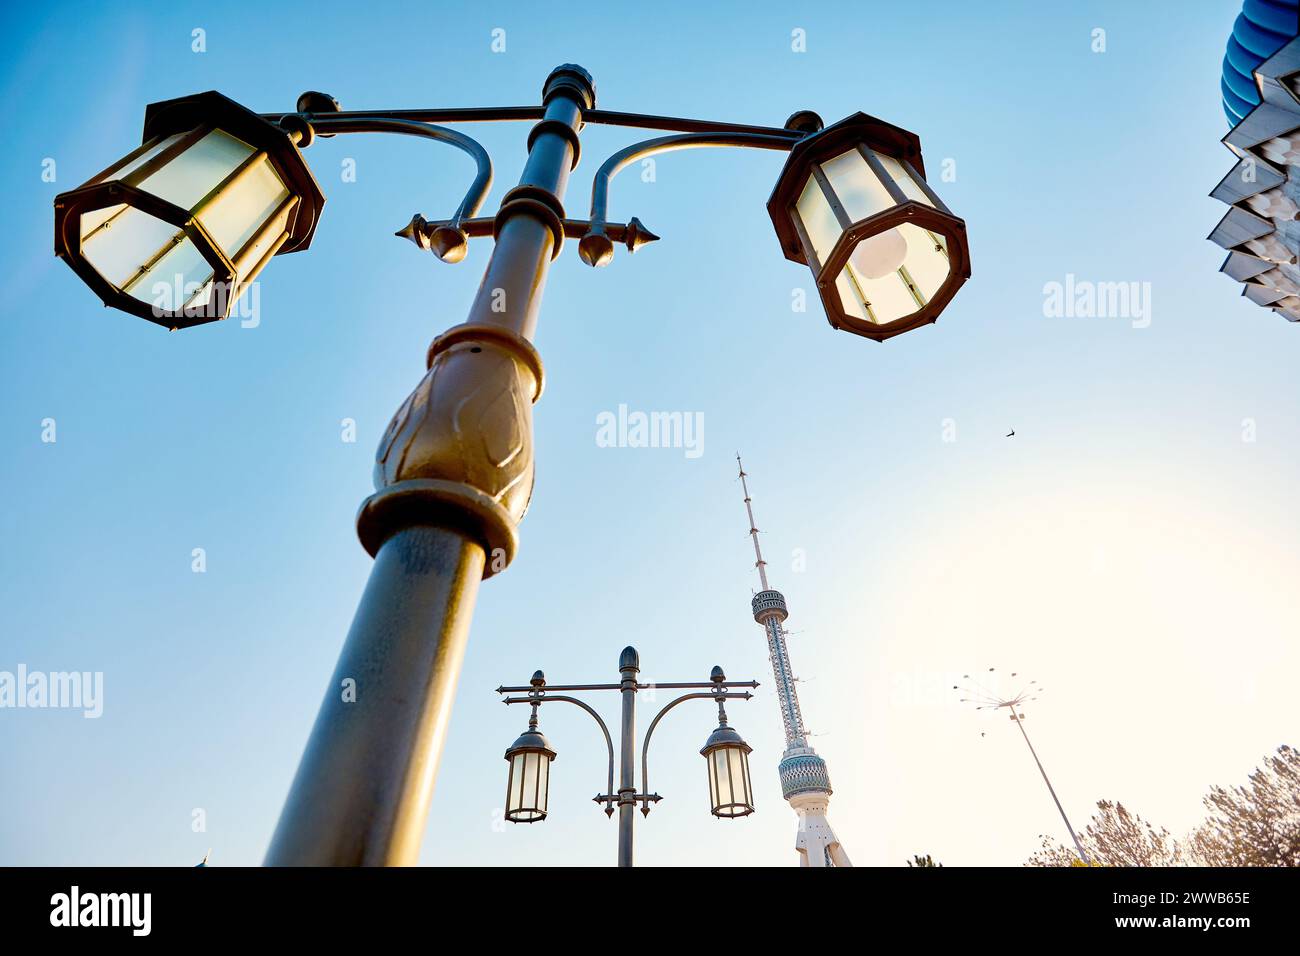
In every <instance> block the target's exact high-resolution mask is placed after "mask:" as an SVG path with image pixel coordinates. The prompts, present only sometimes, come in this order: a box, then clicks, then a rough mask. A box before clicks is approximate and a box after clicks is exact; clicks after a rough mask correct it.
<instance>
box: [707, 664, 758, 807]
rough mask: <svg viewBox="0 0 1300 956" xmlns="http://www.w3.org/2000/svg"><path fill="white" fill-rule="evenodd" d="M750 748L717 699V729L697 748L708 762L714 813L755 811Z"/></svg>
mask: <svg viewBox="0 0 1300 956" xmlns="http://www.w3.org/2000/svg"><path fill="white" fill-rule="evenodd" d="M714 670H719V669H718V668H714ZM753 749H754V748H753V747H751V746H750V745H749V744H747V743H745V741H743V740H742V739H741V738H740V734H738V733H736V731H735V730H733V729H732V728H730V727H728V726H727V712H726V711H725V710H723V707H722V700H721V699H719V700H718V729H717V730H715V731H714V732H713V733H711V734H709V739H708V740H706V741H705V742H704V746H703V747H701V748H700V755H701V756H702V757H703V758H704V759H705V761H707V762H708V765H709V801H710V803H711V805H712V812H713V815H714V816H715V817H744V816H748V815H749V814H751V813H753V812H754V787H753V785H752V784H751V783H750V782H749V755H750V753H751V752H752V751H753Z"/></svg>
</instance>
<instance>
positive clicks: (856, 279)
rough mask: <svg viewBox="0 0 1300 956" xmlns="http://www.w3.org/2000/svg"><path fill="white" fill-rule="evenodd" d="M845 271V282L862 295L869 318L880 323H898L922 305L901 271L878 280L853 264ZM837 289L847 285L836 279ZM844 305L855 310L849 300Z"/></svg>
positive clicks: (853, 290) (849, 287)
mask: <svg viewBox="0 0 1300 956" xmlns="http://www.w3.org/2000/svg"><path fill="white" fill-rule="evenodd" d="M844 272H845V273H847V276H846V279H847V280H848V281H847V282H846V283H845V285H846V286H847V288H848V289H850V290H852V292H853V293H855V294H856V295H857V296H858V297H859V299H860V301H861V303H862V306H863V307H864V308H865V310H866V313H867V318H868V320H869V321H871V322H875V323H876V324H877V325H884V324H886V323H888V322H895V321H897V320H898V319H901V318H903V317H905V316H908V315H911V314H912V313H913V312H915V311H916V310H917V309H919V308H920V307H921V306H920V304H919V303H918V302H917V301H916V299H915V298H914V297H913V296H912V293H911V292H910V291H909V290H908V287H907V282H906V281H905V280H904V279H903V276H902V274H901V273H899V272H891V273H890V274H889V275H887V276H883V277H882V278H879V279H868V278H867V277H866V276H864V275H862V274H861V273H859V272H858V271H857V270H856V269H854V268H853V264H852V263H850V264H848V265H846V266H845V267H844ZM836 288H839V289H842V288H844V286H842V285H841V284H840V283H838V282H837V283H836ZM844 304H845V311H848V312H853V311H855V310H854V309H852V308H851V307H850V305H849V303H848V300H847V299H846V300H844Z"/></svg>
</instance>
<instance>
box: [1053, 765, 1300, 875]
mask: <svg viewBox="0 0 1300 956" xmlns="http://www.w3.org/2000/svg"><path fill="white" fill-rule="evenodd" d="M1203 802H1204V804H1205V807H1206V809H1207V810H1209V811H1210V816H1209V817H1208V818H1207V819H1206V821H1205V822H1204V823H1202V824H1201V825H1200V826H1198V827H1197V828H1196V829H1195V830H1193V831H1192V832H1191V833H1190V834H1188V835H1187V837H1186V838H1185V839H1183V840H1181V841H1179V840H1175V839H1174V838H1173V837H1172V836H1171V835H1170V833H1169V831H1168V830H1166V829H1164V828H1163V827H1156V826H1155V825H1154V824H1152V823H1148V822H1147V821H1146V820H1143V819H1142V818H1141V817H1140V816H1138V815H1137V814H1136V813H1133V812H1131V811H1130V810H1128V809H1127V808H1126V807H1125V806H1124V805H1123V804H1121V803H1118V802H1111V801H1109V800H1101V801H1099V802H1098V803H1097V812H1096V813H1095V814H1094V815H1093V817H1092V820H1091V821H1089V823H1088V826H1087V828H1086V829H1085V830H1084V832H1083V833H1081V834H1079V842H1080V843H1081V844H1082V845H1083V848H1084V850H1085V851H1086V852H1087V853H1088V856H1089V858H1090V859H1091V860H1092V862H1093V864H1094V865H1100V866H1300V751H1297V750H1295V749H1294V748H1292V747H1287V746H1282V747H1279V748H1278V751H1277V753H1276V754H1275V755H1273V756H1270V757H1268V758H1266V759H1265V761H1264V765H1263V766H1262V767H1259V768H1256V770H1255V771H1254V772H1253V773H1252V774H1251V775H1250V777H1249V780H1248V783H1247V784H1246V785H1245V786H1237V787H1226V788H1225V787H1212V788H1210V792H1209V794H1207V795H1206V797H1205V798H1204V800H1203ZM1028 865H1029V866H1077V865H1079V856H1078V854H1077V853H1076V852H1075V850H1074V848H1073V847H1067V846H1065V845H1064V844H1062V843H1060V842H1058V841H1056V840H1053V839H1052V838H1050V837H1043V844H1042V847H1041V848H1040V849H1039V850H1038V852H1036V853H1035V854H1034V855H1033V856H1032V857H1030V858H1029V862H1028Z"/></svg>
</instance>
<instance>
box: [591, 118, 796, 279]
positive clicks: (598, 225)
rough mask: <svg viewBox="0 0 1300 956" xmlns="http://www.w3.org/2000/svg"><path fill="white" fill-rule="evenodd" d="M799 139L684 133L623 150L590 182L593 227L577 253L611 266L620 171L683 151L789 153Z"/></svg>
mask: <svg viewBox="0 0 1300 956" xmlns="http://www.w3.org/2000/svg"><path fill="white" fill-rule="evenodd" d="M796 142H798V139H796V138H792V137H791V136H788V135H786V136H778V135H776V134H775V133H748V132H735V133H681V134H676V135H673V136H659V137H656V138H655V139H647V140H643V141H642V142H640V143H633V144H632V145H631V146H627V147H625V148H623V149H620V150H619V151H618V152H617V153H615V154H614V155H612V156H610V157H609V159H607V160H605V163H604V165H602V166H601V167H600V169H598V170H597V171H596V175H595V177H593V179H592V181H591V215H590V217H589V218H590V220H591V228H590V229H588V230H587V234H586V235H585V236H583V237H582V240H581V242H579V243H578V252H579V254H580V255H581V256H582V259H583V261H584V262H586V263H587V265H589V266H603V265H608V264H609V261H610V260H611V259H613V258H614V243H613V241H612V240H611V239H610V238H609V236H607V235H606V234H605V225H606V223H607V222H608V219H607V216H608V214H609V186H610V183H611V182H613V179H614V177H615V176H617V175H618V173H619V171H620V170H621V169H623V168H624V167H626V166H627V165H629V164H630V163H634V162H636V161H637V160H638V159H642V158H644V157H646V156H653V155H655V154H656V153H671V152H675V151H677V150H680V149H703V148H711V147H716V146H736V147H745V148H749V149H775V150H782V151H786V152H788V151H789V150H790V149H791V148H792V147H793V146H794V144H795V143H796Z"/></svg>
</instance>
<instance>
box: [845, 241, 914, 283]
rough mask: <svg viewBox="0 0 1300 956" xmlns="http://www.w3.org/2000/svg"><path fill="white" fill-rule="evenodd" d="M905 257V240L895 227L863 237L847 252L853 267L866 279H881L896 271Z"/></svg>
mask: <svg viewBox="0 0 1300 956" xmlns="http://www.w3.org/2000/svg"><path fill="white" fill-rule="evenodd" d="M905 258H907V240H906V239H904V238H903V234H902V233H901V232H899V231H898V230H897V229H890V230H889V231H888V232H882V233H879V234H878V235H875V236H870V237H869V238H867V239H863V240H862V241H861V242H859V243H858V244H857V245H856V246H855V247H854V248H853V252H852V253H850V254H849V262H850V263H852V265H853V268H854V269H856V270H857V271H858V273H859V274H860V275H861V276H862V277H863V278H866V279H883V278H884V277H885V276H887V275H889V274H890V273H891V272H897V271H898V269H899V267H900V266H901V265H902V264H903V260H904V259H905Z"/></svg>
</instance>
